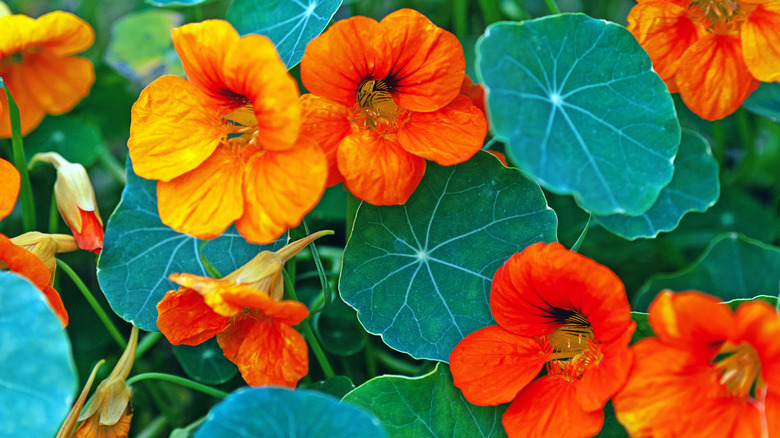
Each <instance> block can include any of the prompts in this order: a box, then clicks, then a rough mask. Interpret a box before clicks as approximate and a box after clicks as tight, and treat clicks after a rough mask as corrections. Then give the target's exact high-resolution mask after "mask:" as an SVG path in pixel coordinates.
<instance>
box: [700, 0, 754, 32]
mask: <svg viewBox="0 0 780 438" xmlns="http://www.w3.org/2000/svg"><path fill="white" fill-rule="evenodd" d="M753 9H755V5H749V4H743V3H742V2H741V1H740V0H693V1H692V2H691V3H690V6H689V10H690V12H691V14H692V18H693V19H694V20H697V21H699V22H703V23H704V24H705V26H706V27H707V30H708V31H709V32H717V33H727V32H736V31H739V29H740V28H741V27H742V23H744V22H745V20H746V19H747V17H748V16H749V15H750V12H752V11H753Z"/></svg>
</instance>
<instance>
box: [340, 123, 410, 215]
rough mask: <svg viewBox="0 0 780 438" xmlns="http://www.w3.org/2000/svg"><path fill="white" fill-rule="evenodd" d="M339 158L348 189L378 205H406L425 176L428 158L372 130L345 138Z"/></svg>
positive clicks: (362, 131)
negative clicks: (407, 150)
mask: <svg viewBox="0 0 780 438" xmlns="http://www.w3.org/2000/svg"><path fill="white" fill-rule="evenodd" d="M337 157H338V166H339V172H341V174H342V175H344V184H345V185H346V186H347V188H348V189H349V190H350V191H351V192H352V194H354V195H355V196H356V197H358V198H360V199H362V200H365V201H366V202H369V203H371V204H374V205H394V204H403V203H404V202H406V201H407V200H408V199H409V196H411V195H412V192H414V189H416V188H417V185H418V184H419V183H420V180H421V179H422V177H423V174H424V173H425V160H424V159H422V158H420V157H418V156H415V155H412V154H410V153H409V152H406V151H405V150H404V149H403V148H402V147H401V146H400V145H399V144H398V143H397V142H396V141H394V140H392V139H391V138H390V137H383V136H379V135H378V134H377V133H376V132H375V131H373V130H370V129H363V130H361V131H359V132H356V133H353V134H351V135H349V136H347V137H346V138H344V140H342V141H341V144H340V145H339V148H338V156H337Z"/></svg>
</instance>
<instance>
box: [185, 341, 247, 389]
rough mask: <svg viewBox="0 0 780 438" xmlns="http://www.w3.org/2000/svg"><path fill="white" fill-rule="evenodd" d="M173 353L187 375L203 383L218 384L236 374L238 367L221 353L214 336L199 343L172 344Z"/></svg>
mask: <svg viewBox="0 0 780 438" xmlns="http://www.w3.org/2000/svg"><path fill="white" fill-rule="evenodd" d="M173 354H174V355H175V356H176V359H178V360H179V363H180V364H181V367H182V368H183V369H184V372H185V373H187V375H188V376H190V377H191V378H193V379H195V380H197V381H200V382H203V383H208V384H210V385H218V384H220V383H225V382H227V381H228V380H230V379H232V378H233V376H235V375H236V374H238V367H236V365H235V364H234V363H233V362H231V361H229V360H228V359H227V358H226V357H225V356H224V355H223V354H222V348H220V347H219V344H217V339H216V338H211V339H209V340H208V341H206V342H204V343H202V344H200V345H174V346H173Z"/></svg>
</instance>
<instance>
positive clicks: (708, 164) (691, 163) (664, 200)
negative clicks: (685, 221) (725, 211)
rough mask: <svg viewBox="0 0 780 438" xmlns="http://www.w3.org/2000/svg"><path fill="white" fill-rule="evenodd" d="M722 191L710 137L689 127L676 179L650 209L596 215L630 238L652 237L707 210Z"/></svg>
mask: <svg viewBox="0 0 780 438" xmlns="http://www.w3.org/2000/svg"><path fill="white" fill-rule="evenodd" d="M719 195H720V181H719V179H718V162H717V161H716V160H715V157H713V156H712V152H711V151H710V146H709V144H708V143H707V140H705V139H704V137H702V136H701V135H699V134H697V133H696V132H695V131H691V130H689V129H685V130H683V131H682V141H681V142H680V150H679V151H678V152H677V157H676V158H675V160H674V176H673V177H672V181H671V182H670V183H669V185H668V186H666V187H664V188H663V190H661V194H660V195H659V196H658V200H656V201H655V204H653V206H652V207H651V208H650V210H647V211H646V212H644V213H642V214H640V215H637V216H631V215H627V214H613V215H610V216H596V220H598V221H599V222H600V223H601V225H602V226H603V227H604V228H606V229H608V230H609V231H612V232H613V233H615V234H617V235H619V236H622V237H625V238H626V239H631V240H634V239H636V238H639V237H643V238H652V237H655V236H657V235H658V233H660V232H662V231H671V230H673V229H675V228H676V227H677V225H678V224H679V223H680V219H682V217H683V216H684V215H685V214H686V213H688V212H689V211H705V210H707V209H708V208H710V207H711V206H712V205H713V204H715V201H717V200H718V196H719Z"/></svg>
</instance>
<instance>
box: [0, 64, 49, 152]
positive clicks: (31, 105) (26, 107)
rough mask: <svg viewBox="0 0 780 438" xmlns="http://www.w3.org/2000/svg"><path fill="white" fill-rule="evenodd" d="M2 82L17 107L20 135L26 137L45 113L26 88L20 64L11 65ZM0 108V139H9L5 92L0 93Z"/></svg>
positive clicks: (9, 128) (9, 124) (9, 118)
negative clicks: (20, 128)
mask: <svg viewBox="0 0 780 438" xmlns="http://www.w3.org/2000/svg"><path fill="white" fill-rule="evenodd" d="M3 80H4V81H5V86H6V87H7V88H8V91H9V92H10V93H11V97H13V99H14V102H16V105H17V106H18V107H19V121H20V123H21V127H22V135H27V134H28V133H29V132H30V131H32V130H33V129H35V127H37V126H38V124H39V123H41V120H43V117H44V116H45V115H46V113H45V112H44V111H43V108H41V106H40V105H38V102H37V101H36V100H35V97H34V96H33V94H32V91H31V90H30V89H28V88H27V85H26V84H25V82H24V76H23V75H22V66H21V65H20V64H11V66H10V67H9V68H8V70H7V71H6V72H5V73H4V74H3ZM33 91H34V90H33ZM0 107H2V108H4V111H3V112H2V113H0V138H10V137H11V112H10V111H9V110H8V98H7V97H6V95H5V90H2V91H0Z"/></svg>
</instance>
